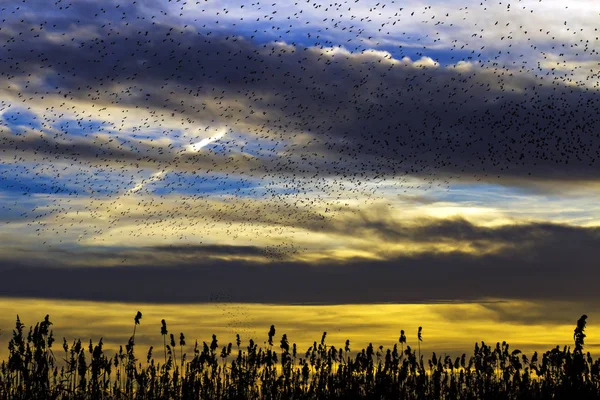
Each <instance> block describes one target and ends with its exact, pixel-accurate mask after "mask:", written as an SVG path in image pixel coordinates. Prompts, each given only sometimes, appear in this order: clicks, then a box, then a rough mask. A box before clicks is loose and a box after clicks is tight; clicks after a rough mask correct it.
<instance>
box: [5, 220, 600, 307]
mask: <svg viewBox="0 0 600 400" xmlns="http://www.w3.org/2000/svg"><path fill="white" fill-rule="evenodd" d="M454 223H455V227H453V228H450V227H449V226H450V225H451V222H448V223H447V224H444V227H443V228H442V229H440V228H439V227H436V226H435V224H434V225H432V227H430V228H417V229H415V231H416V232H417V234H416V235H413V236H419V235H421V234H422V232H423V231H429V232H438V233H437V235H442V236H444V235H447V237H450V236H454V235H455V232H456V231H460V230H461V229H462V230H466V231H467V232H469V233H468V235H467V236H468V238H469V239H470V240H477V238H478V237H480V238H481V239H482V240H483V239H485V240H496V239H498V240H505V241H510V242H511V243H512V245H511V246H512V248H511V249H510V250H508V251H502V252H496V253H487V254H485V255H474V254H470V253H464V252H450V253H446V252H444V253H440V252H426V253H418V254H414V255H406V256H404V255H400V256H398V255H396V256H393V257H390V258H388V259H386V260H380V261H375V260H362V259H355V260H350V261H345V262H340V261H336V260H331V261H324V262H319V263H312V264H311V263H307V262H299V261H278V262H270V263H264V262H263V263H259V262H251V261H240V260H234V261H223V260H218V261H216V260H212V259H211V258H210V257H204V256H202V255H203V254H218V255H224V254H231V255H236V254H237V255H253V254H258V253H260V250H259V249H257V248H252V247H250V248H249V247H241V248H240V249H235V248H232V247H225V246H210V245H209V246H206V247H191V248H182V247H179V246H175V247H171V248H170V247H164V246H160V247H154V248H136V249H133V250H118V249H117V250H114V256H115V257H117V256H126V257H130V258H133V259H134V261H135V258H136V257H137V265H129V266H118V265H115V266H112V267H89V266H86V267H77V266H69V267H66V266H59V265H55V266H54V267H52V266H50V264H51V263H47V265H43V266H36V264H33V263H31V262H29V263H28V262H27V259H22V260H21V262H19V265H18V266H14V267H11V265H14V264H13V261H12V260H11V261H4V262H3V266H2V280H1V281H0V296H9V297H38V298H65V299H85V300H97V301H123V302H153V303H180V302H181V303H188V302H190V303H193V302H206V301H209V294H210V293H215V292H221V293H226V294H227V298H228V299H229V300H228V301H231V302H251V303H252V302H254V303H285V304H290V303H323V304H346V303H382V302H399V303H403V302H428V301H449V300H450V301H476V300H482V299H488V298H499V299H521V300H553V301H584V302H585V301H587V302H590V301H594V299H596V297H597V296H596V282H597V281H598V279H599V278H600V271H599V270H598V268H597V265H596V264H597V263H596V261H595V260H597V259H598V257H599V256H600V251H599V250H598V249H599V248H600V247H599V246H598V244H599V243H600V238H599V233H598V229H597V228H574V227H565V226H562V225H552V224H541V225H539V224H532V225H525V226H515V227H501V228H490V229H489V230H487V229H485V230H484V229H476V228H473V227H470V228H468V229H465V224H466V223H465V222H464V221H455V222H454ZM477 235H479V236H477ZM459 236H460V235H459ZM445 237H446V236H445ZM529 239H531V241H530V242H529V243H527V241H528V240H529ZM182 252H184V253H185V254H193V253H194V252H196V254H197V255H199V257H197V258H195V257H192V258H187V259H185V260H181V259H179V260H178V259H177V258H176V257H164V255H165V253H170V254H174V255H177V254H180V253H182ZM157 253H160V254H158V255H157ZM574 254H576V255H577V257H573V255H574ZM85 256H86V255H85V251H83V252H81V253H80V254H79V257H85ZM23 257H26V256H25V255H23ZM132 262H133V261H132ZM149 262H153V263H151V264H150V263H149ZM134 263H135V262H134ZM26 265H27V266H26Z"/></svg>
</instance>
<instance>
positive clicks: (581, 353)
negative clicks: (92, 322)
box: [0, 311, 600, 400]
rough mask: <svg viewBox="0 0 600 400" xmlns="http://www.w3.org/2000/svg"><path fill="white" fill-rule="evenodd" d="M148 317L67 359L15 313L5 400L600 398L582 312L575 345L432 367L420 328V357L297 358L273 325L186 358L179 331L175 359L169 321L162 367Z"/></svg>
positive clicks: (375, 353) (329, 351)
mask: <svg viewBox="0 0 600 400" xmlns="http://www.w3.org/2000/svg"><path fill="white" fill-rule="evenodd" d="M141 319H142V313H141V312H139V311H138V313H137V314H136V316H135V318H134V326H133V334H132V335H131V337H130V339H129V340H128V343H127V344H126V345H125V351H124V350H123V347H122V346H121V347H120V349H119V351H118V352H116V353H115V354H112V355H110V356H109V355H108V354H107V353H106V352H105V350H104V347H103V340H102V339H100V340H99V341H98V342H97V343H95V344H94V343H93V342H92V341H89V345H88V346H87V351H86V348H85V346H83V345H82V342H81V340H79V339H77V340H74V341H72V342H70V341H68V340H67V339H66V338H64V339H63V345H62V349H63V352H64V353H63V354H64V357H63V356H58V353H55V352H54V351H55V349H54V347H53V344H54V335H53V331H52V330H51V329H50V328H51V326H52V322H50V318H49V316H46V317H45V318H44V320H43V321H41V322H39V323H37V324H36V325H35V326H32V327H30V328H29V330H28V331H27V330H26V329H25V325H24V324H23V323H22V322H21V320H20V319H19V317H18V316H17V319H16V324H15V328H14V330H13V331H12V337H11V338H10V340H9V343H8V358H7V359H6V360H3V361H2V362H1V364H0V399H78V400H79V399H235V400H237V399H453V400H454V399H456V400H459V399H465V400H466V399H469V400H472V399H502V400H506V399H600V360H599V359H593V357H592V356H591V354H590V353H589V352H585V350H584V346H585V338H586V335H585V328H586V322H587V316H585V315H583V316H582V317H581V318H580V319H579V320H578V321H577V322H576V327H575V330H574V334H573V341H574V345H573V348H571V347H570V346H564V347H563V348H562V349H561V348H560V347H559V346H557V347H555V348H553V349H550V350H548V351H546V352H545V353H543V354H541V355H540V354H538V353H537V352H535V353H533V354H532V355H531V357H527V356H526V355H525V354H523V353H522V352H521V351H520V350H518V349H512V348H511V347H510V345H509V344H508V343H506V342H502V343H500V342H498V343H496V345H495V346H491V345H488V344H486V343H485V342H483V341H482V342H479V343H476V344H475V346H474V350H473V353H472V354H470V355H467V354H462V355H461V356H458V357H456V358H454V359H453V358H452V357H451V356H449V355H443V356H438V355H437V354H436V353H435V352H433V353H432V355H431V357H430V358H429V359H428V360H427V361H426V362H425V361H424V360H423V355H422V354H421V347H420V342H421V341H422V339H423V338H422V327H419V329H418V332H417V336H416V338H415V341H416V343H417V351H414V350H413V349H412V348H411V347H410V345H408V343H407V342H408V340H407V337H406V335H405V333H404V330H402V331H401V333H400V339H399V343H400V349H398V345H397V344H395V345H394V346H393V348H391V349H390V348H388V349H386V348H384V347H383V346H378V347H374V346H373V344H372V343H369V345H368V346H367V347H366V348H365V349H362V350H360V351H355V352H351V349H350V341H349V340H346V343H345V346H344V348H342V347H339V348H337V347H336V346H335V345H330V344H328V343H327V332H323V335H322V336H321V340H320V341H318V342H317V341H315V342H313V344H312V345H311V346H310V347H309V348H308V350H307V351H306V352H305V353H299V352H298V351H297V346H296V344H295V343H292V344H290V341H289V338H288V335H287V334H285V333H284V334H282V335H281V339H280V340H279V341H278V343H279V345H277V344H275V343H276V342H275V340H276V329H275V326H274V325H271V328H270V329H269V331H268V333H267V340H266V341H265V342H264V343H265V346H264V347H260V346H258V345H257V344H256V342H255V341H254V340H253V339H250V340H249V341H248V345H247V346H243V344H242V340H241V338H240V336H239V335H236V342H235V350H234V347H233V346H234V345H233V344H232V343H228V344H226V345H223V346H220V345H219V343H218V339H217V337H216V335H213V336H212V340H211V341H210V344H209V343H207V342H202V345H199V344H198V341H196V343H195V346H194V349H193V354H190V355H189V357H188V355H187V353H186V351H185V350H186V340H185V335H184V334H183V333H180V336H179V347H180V351H179V355H178V356H179V357H177V354H176V342H175V336H174V335H173V334H170V335H169V333H168V331H167V325H166V322H165V320H162V321H161V331H160V332H161V335H162V336H163V353H164V362H163V363H162V364H160V363H158V362H156V361H155V359H154V358H153V347H150V348H149V350H148V352H147V355H146V357H145V362H142V361H140V360H139V359H138V358H137V357H136V355H135V348H136V343H135V335H136V330H137V329H138V326H140V325H141ZM140 329H141V328H140ZM167 336H168V341H167ZM177 358H178V359H177Z"/></svg>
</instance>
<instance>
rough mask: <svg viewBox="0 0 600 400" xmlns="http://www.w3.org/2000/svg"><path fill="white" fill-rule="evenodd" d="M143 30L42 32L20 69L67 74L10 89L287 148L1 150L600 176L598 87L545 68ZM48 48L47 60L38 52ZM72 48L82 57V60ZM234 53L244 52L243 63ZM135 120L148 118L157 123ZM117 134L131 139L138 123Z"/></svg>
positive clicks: (309, 172) (355, 172) (328, 171)
mask: <svg viewBox="0 0 600 400" xmlns="http://www.w3.org/2000/svg"><path fill="white" fill-rule="evenodd" d="M144 32H145V31H143V30H140V29H139V28H135V29H132V28H127V27H121V28H120V36H119V37H115V38H114V39H113V41H112V42H111V45H110V46H111V50H112V52H111V55H110V56H105V57H98V56H97V50H98V46H99V43H98V42H97V41H94V40H88V41H83V43H84V46H81V45H77V44H75V43H70V44H64V45H63V44H57V43H55V41H52V40H49V39H48V38H47V37H46V36H44V35H43V34H40V36H39V37H37V38H36V39H31V40H28V42H27V43H28V45H29V48H26V47H24V46H21V47H19V46H17V45H14V46H12V48H11V50H12V51H11V53H12V56H13V59H14V62H16V61H17V60H18V61H19V62H20V65H22V67H20V70H19V72H17V77H15V78H14V79H13V81H14V80H18V76H20V77H23V78H24V77H25V76H27V75H28V74H29V73H32V74H34V75H39V72H38V71H39V70H40V69H41V68H42V67H44V68H42V69H46V70H48V71H52V74H53V75H57V76H61V79H60V81H58V82H57V84H56V86H55V87H51V86H50V85H49V84H48V82H47V80H38V81H40V82H44V83H41V84H37V85H36V84H30V85H29V87H28V88H24V87H19V88H18V89H16V88H13V89H8V88H5V89H4V90H3V91H4V93H5V94H6V96H8V98H13V99H15V101H16V100H17V99H21V98H23V99H25V98H27V102H28V103H36V102H37V103H39V104H54V105H58V104H59V99H63V100H64V99H65V98H66V102H65V104H73V105H74V107H76V108H77V107H80V106H81V107H86V108H85V109H86V110H87V109H89V108H90V107H91V106H92V105H94V106H95V107H94V108H95V110H96V111H95V114H94V118H95V119H104V118H111V119H112V120H113V123H114V124H117V125H118V124H119V123H120V122H121V121H124V119H123V118H120V117H119V118H120V121H119V118H115V117H114V115H113V114H114V113H110V114H111V115H110V116H109V115H108V113H106V112H103V111H100V110H102V107H103V106H105V107H109V106H110V107H113V108H115V107H116V108H117V109H119V108H120V109H121V111H122V112H125V111H129V110H131V111H135V112H138V113H140V112H141V113H144V112H145V113H149V115H156V114H155V113H156V112H159V111H160V113H161V117H162V120H165V121H171V122H169V124H172V125H176V124H177V123H178V124H179V125H180V126H181V125H183V126H185V127H186V128H187V129H193V127H194V124H196V123H198V122H200V123H203V124H207V123H209V122H210V121H212V122H211V123H214V124H217V125H221V126H228V127H230V128H231V129H233V130H236V131H238V132H246V133H247V135H248V138H249V140H250V141H252V140H253V139H261V138H264V139H267V140H271V141H277V142H280V143H282V144H287V147H286V148H284V149H281V150H279V151H275V152H272V153H271V154H270V155H269V156H265V155H263V156H262V157H250V156H248V155H247V154H246V155H244V154H243V153H239V152H238V153H235V152H232V153H230V154H228V155H227V156H226V157H224V156H212V157H211V156H207V155H203V156H202V157H195V156H194V155H192V154H189V155H181V152H182V151H184V150H185V149H186V146H187V148H189V146H194V144H193V143H194V142H193V141H189V142H188V143H187V144H185V143H181V144H180V147H177V146H173V147H172V148H171V149H170V150H166V149H164V148H163V149H160V150H159V149H158V146H155V147H153V148H148V147H147V146H141V147H135V148H133V147H132V148H126V147H125V146H121V147H115V146H114V145H113V146H112V147H111V146H106V145H103V146H102V147H100V146H99V144H98V143H97V142H96V143H94V142H93V141H91V140H89V141H85V142H83V141H77V140H76V139H71V138H68V136H67V139H68V140H66V141H61V142H57V141H53V140H50V139H49V138H41V139H39V140H42V141H44V142H45V143H38V142H37V141H38V138H29V137H28V138H27V139H26V140H25V141H19V140H11V139H7V138H6V137H5V138H4V139H3V142H4V144H3V149H4V150H6V151H8V152H14V151H23V152H26V153H32V152H36V151H38V152H41V153H44V154H50V155H57V156H59V157H66V158H67V159H75V158H77V157H81V161H82V162H91V163H93V161H94V159H99V160H101V161H102V162H108V163H109V165H114V166H122V167H126V168H134V167H135V168H137V167H138V165H140V163H141V165H142V166H144V167H147V168H153V167H154V168H156V166H155V165H154V163H155V162H156V163H158V164H159V167H160V168H165V167H167V168H168V169H173V170H178V169H181V170H189V169H192V168H193V167H192V166H188V164H190V163H196V162H199V163H201V164H200V167H202V168H207V169H208V168H209V167H208V166H209V165H214V167H213V168H211V169H214V170H217V171H223V172H231V173H236V174H240V175H244V174H250V175H253V176H254V175H260V176H267V175H268V176H271V175H278V176H285V177H287V178H289V177H291V176H294V175H296V176H300V177H304V178H306V179H308V178H310V177H317V176H339V177H344V178H345V179H347V180H349V181H350V182H352V183H353V184H357V183H358V182H360V181H363V180H365V179H368V178H374V177H378V176H386V177H390V178H391V177H396V178H398V177H402V176H406V175H416V176H421V177H423V178H427V179H440V180H446V179H456V178H460V179H463V180H466V181H478V180H482V181H492V182H496V183H501V184H507V185H515V186H519V187H530V186H532V185H534V187H541V188H543V189H544V190H550V189H549V187H548V185H546V186H544V183H545V182H554V183H560V184H562V185H577V184H581V182H596V181H597V177H598V163H597V159H598V157H599V155H600V153H598V151H597V150H596V149H598V148H599V147H600V146H599V144H600V143H598V138H597V135H595V134H594V131H593V129H594V126H596V125H597V122H598V121H597V114H596V113H594V112H591V110H592V109H593V108H594V107H595V104H596V102H597V92H595V91H588V90H586V89H584V88H577V87H570V86H566V85H563V82H562V80H561V79H554V80H553V79H546V80H542V79H541V78H540V77H535V76H534V75H533V73H532V72H531V71H530V72H527V71H525V70H518V69H514V70H507V69H496V70H494V69H491V68H481V67H476V68H470V69H465V68H463V66H464V64H460V63H459V64H458V65H459V66H460V67H459V68H456V69H447V68H437V67H435V63H434V62H433V60H431V59H428V58H426V57H424V58H422V59H421V60H418V61H415V62H413V61H410V60H404V61H403V60H394V59H393V57H392V55H391V54H390V53H386V52H383V51H365V52H358V53H354V52H350V51H348V50H344V49H341V48H338V47H332V48H325V47H323V48H320V47H310V46H308V47H305V46H302V45H295V46H294V45H289V44H288V45H286V46H281V45H280V44H277V43H272V44H268V45H267V44H264V45H263V44H259V43H255V42H252V41H249V40H247V39H244V38H242V37H232V38H229V37H224V36H225V35H217V36H215V37H214V38H213V36H211V37H210V38H209V37H207V36H205V35H203V34H200V33H199V32H194V31H191V30H189V29H181V30H172V29H171V28H169V27H168V26H160V25H156V26H153V28H152V30H151V31H149V33H148V36H146V35H145V33H144ZM0 35H4V36H5V34H3V33H2V32H0ZM141 38H144V40H146V41H148V43H151V45H152V49H153V52H148V53H145V52H144V55H143V62H142V63H141V64H140V62H139V61H140V58H139V57H131V56H130V54H131V51H133V50H135V48H136V47H139V46H137V45H136V44H135V40H138V41H139V40H141ZM126 39H130V40H126ZM148 46H150V44H148ZM142 48H143V47H142ZM29 50H33V53H31V52H29ZM40 52H44V54H46V53H47V54H48V57H47V59H40V58H36V57H34V56H33V55H35V54H37V53H40ZM32 54H33V55H32ZM166 55H170V56H169V57H167V56H166ZM72 59H79V60H82V61H81V62H80V63H79V64H78V65H77V66H73V65H70V63H69V62H68V60H72ZM42 60H46V61H42ZM233 60H244V64H243V68H239V65H237V64H236V63H234V62H232V61H233ZM65 62H66V63H65ZM50 64H51V65H52V67H50ZM11 65H12V63H5V64H2V66H0V72H2V73H4V75H7V74H8V73H9V70H10V66H11ZM69 71H71V72H70V73H68V72H69ZM73 71H74V72H73ZM173 71H177V73H176V74H174V76H172V75H173ZM12 74H13V76H14V73H12ZM291 77H293V79H291ZM555 78H556V77H555ZM129 81H131V84H129ZM6 83H8V82H6ZM2 86H4V87H6V85H2ZM17 92H19V93H17ZM36 92H37V93H36ZM42 93H44V94H43V97H44V99H43V100H42V99H41V97H42V96H41V94H42ZM91 98H93V100H90V99H91ZM556 110H560V112H556ZM115 111H116V110H115ZM70 112H74V110H73V109H70ZM117 115H118V114H117ZM38 117H39V118H40V119H46V118H48V116H42V115H39V116H38ZM186 118H187V119H186ZM156 119H157V120H158V118H156ZM165 123H167V122H165ZM127 124H128V125H129V126H130V127H131V128H132V129H135V130H138V129H139V130H142V129H144V128H145V124H147V122H145V121H144V120H138V125H137V127H136V126H135V125H134V126H132V125H131V124H132V121H131V120H128V121H127ZM134 124H135V123H134ZM297 135H303V136H302V138H303V140H298V136H297ZM114 136H115V137H120V138H121V139H122V141H123V140H127V139H130V138H129V137H128V134H127V133H126V132H118V133H115V134H114ZM304 139H307V140H304ZM203 140H209V139H206V138H204V139H203ZM196 143H198V142H196ZM200 143H202V141H200ZM175 144H176V145H177V143H175ZM179 155H181V157H179ZM195 166H196V165H194V167H195ZM536 185H537V186H536Z"/></svg>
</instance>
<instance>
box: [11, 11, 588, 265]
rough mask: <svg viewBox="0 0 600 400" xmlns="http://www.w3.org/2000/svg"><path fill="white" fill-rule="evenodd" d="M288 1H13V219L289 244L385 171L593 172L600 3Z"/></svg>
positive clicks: (444, 174) (446, 174) (64, 235)
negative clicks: (295, 232) (289, 235)
mask: <svg viewBox="0 0 600 400" xmlns="http://www.w3.org/2000/svg"><path fill="white" fill-rule="evenodd" d="M273 1H274V0H271V2H262V1H256V0H252V1H240V0H235V1H234V0H232V1H229V0H226V1H223V0H202V1H195V2H193V1H188V2H185V1H180V0H176V1H175V0H151V1H145V0H144V1H139V0H138V1H132V0H127V1H117V0H111V1H103V2H93V1H85V0H81V1H72V2H68V1H62V0H57V1H53V2H48V1H45V0H44V1H42V0H37V1H32V0H21V1H14V2H3V3H2V2H0V189H1V190H2V191H3V193H4V194H0V195H1V196H2V197H1V198H2V199H3V200H2V202H1V203H0V215H4V216H5V217H4V218H2V219H1V220H0V223H2V224H4V228H2V229H3V230H6V229H12V227H15V226H17V225H18V224H19V223H21V222H26V223H27V224H26V225H27V226H28V228H27V229H31V230H32V231H30V233H31V232H34V233H31V234H32V235H37V236H40V237H41V238H42V239H41V240H43V243H46V244H47V245H56V241H57V240H58V241H59V242H60V241H61V240H63V239H64V240H65V242H67V241H69V240H71V239H69V238H70V237H71V236H72V237H73V238H74V239H73V241H74V242H85V243H87V244H90V243H92V244H102V241H105V240H107V238H110V236H111V235H113V234H114V235H115V237H116V236H117V234H116V233H115V232H117V231H119V230H120V231H119V232H121V233H123V232H125V233H126V234H128V235H130V236H131V237H132V240H135V238H136V237H138V238H148V237H150V239H152V240H156V241H159V242H160V241H161V240H164V239H167V238H171V239H172V238H177V239H179V240H181V241H182V242H186V243H192V244H195V243H202V242H203V241H205V242H207V243H210V242H211V240H212V239H211V237H213V236H211V235H216V232H217V231H218V230H220V231H221V232H225V233H226V235H227V236H228V237H229V239H230V240H233V241H235V239H236V238H237V235H238V233H239V230H241V229H243V230H246V231H247V232H250V233H247V232H246V234H247V235H248V236H250V237H251V236H252V235H267V236H272V240H271V243H272V245H271V246H270V247H267V248H266V249H265V254H266V256H268V257H270V258H282V257H285V256H286V255H289V254H290V252H297V251H298V250H299V249H297V248H295V246H294V243H293V242H292V241H291V240H288V239H286V235H285V232H286V229H287V228H293V227H295V226H300V225H302V223H300V221H307V220H309V221H312V222H311V223H320V224H326V223H327V221H328V219H329V218H333V217H334V216H335V215H336V212H337V211H339V210H341V209H344V208H345V207H346V208H347V207H348V204H349V202H350V201H354V202H356V201H359V202H362V204H367V203H368V202H369V201H372V200H376V199H378V198H379V197H380V191H379V189H380V188H381V185H386V187H387V188H389V187H390V185H392V187H394V188H395V189H394V190H396V191H397V193H398V194H406V193H408V194H410V193H412V192H413V191H415V190H430V189H432V188H442V189H443V188H447V187H449V185H451V184H452V183H453V182H457V181H460V182H467V183H477V182H485V183H492V184H494V183H498V184H509V185H510V184H514V183H515V182H517V184H519V185H521V186H523V185H527V184H528V182H540V181H542V182H543V181H553V180H556V181H565V180H580V181H586V180H590V181H591V180H594V179H597V172H598V158H599V157H600V132H598V127H600V124H599V120H598V118H599V117H598V116H599V115H600V113H598V107H599V102H598V81H599V79H600V78H599V77H598V73H599V72H600V68H599V65H600V63H598V61H597V60H598V51H597V49H596V45H598V32H597V28H594V24H595V21H596V19H597V14H598V11H600V10H597V9H596V7H595V6H594V4H592V3H589V4H588V3H584V2H582V3H581V4H579V5H576V4H571V3H561V4H560V5H557V4H558V3H557V2H551V1H548V0H544V1H542V0H539V1H535V2H534V1H522V0H517V1H512V2H505V1H494V2H491V1H477V2H473V1H467V0H463V2H464V3H467V4H459V2H431V3H432V4H425V3H423V2H421V1H383V0H381V1H365V0H347V1H337V2H331V1H321V0H308V1H305V0H299V1H297V2H287V1H286V2H273ZM569 6H571V9H569ZM586 6H587V7H589V8H590V9H589V10H587V9H586V8H585V7H586ZM544 7H550V8H544ZM577 7H579V8H577ZM559 9H560V10H562V11H561V12H560V13H559V12H558V10H559ZM548 10H556V12H555V13H552V15H550V14H549V13H548ZM548 21H550V22H553V23H554V25H548ZM353 204H355V203H353ZM0 226H1V225H0ZM265 226H268V227H270V228H269V230H267V231H265V230H264V227H265ZM198 230H201V231H202V232H203V233H204V237H197V236H196V235H197V232H198ZM252 232H254V233H252ZM69 235H71V236H69ZM144 243H146V242H144Z"/></svg>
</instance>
